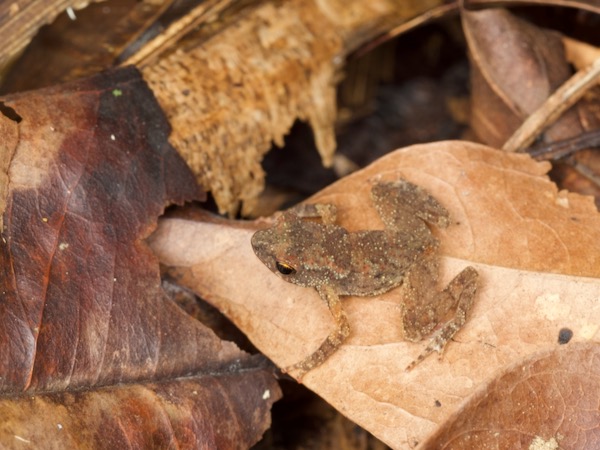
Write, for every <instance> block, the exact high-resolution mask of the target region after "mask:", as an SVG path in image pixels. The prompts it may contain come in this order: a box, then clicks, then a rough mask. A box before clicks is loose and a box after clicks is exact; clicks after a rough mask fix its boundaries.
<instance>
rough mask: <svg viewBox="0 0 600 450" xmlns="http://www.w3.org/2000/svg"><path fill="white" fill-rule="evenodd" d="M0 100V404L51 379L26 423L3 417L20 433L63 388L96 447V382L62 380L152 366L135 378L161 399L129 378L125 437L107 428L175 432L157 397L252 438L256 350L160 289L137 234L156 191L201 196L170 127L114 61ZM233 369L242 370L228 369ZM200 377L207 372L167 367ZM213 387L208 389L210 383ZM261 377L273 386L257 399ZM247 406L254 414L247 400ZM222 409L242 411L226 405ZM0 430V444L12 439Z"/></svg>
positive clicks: (257, 423)
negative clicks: (85, 75)
mask: <svg viewBox="0 0 600 450" xmlns="http://www.w3.org/2000/svg"><path fill="white" fill-rule="evenodd" d="M1 101H2V102H3V107H2V112H3V114H4V116H0V127H1V128H0V131H1V132H3V134H4V135H5V136H7V138H8V139H6V140H5V141H4V145H5V148H4V149H3V150H4V151H5V152H6V153H5V155H11V156H10V157H8V158H5V160H6V161H7V164H5V167H6V165H9V166H8V178H7V180H9V182H8V183H4V185H3V188H4V194H5V199H6V200H5V205H6V209H5V211H4V214H3V221H4V227H3V235H2V237H3V240H2V242H1V243H0V258H1V264H2V267H3V268H5V270H4V272H3V274H2V277H1V278H0V283H1V285H2V291H3V302H2V303H1V304H0V324H1V326H2V328H1V330H2V331H1V332H0V373H1V374H2V378H1V379H0V389H1V390H2V391H4V392H6V393H9V394H11V396H14V394H15V393H19V392H23V391H25V392H27V396H26V397H23V398H21V399H20V400H19V399H17V400H10V401H9V400H4V402H0V409H2V408H5V411H7V413H8V412H9V411H13V412H15V410H13V409H11V405H12V404H14V403H15V402H16V404H18V405H19V408H18V409H21V408H25V409H27V405H28V404H29V403H30V402H31V400H29V396H30V395H31V394H32V393H35V392H37V391H44V392H51V394H48V395H47V396H45V397H41V400H40V397H36V398H37V399H38V400H35V401H34V403H35V402H42V403H44V404H45V405H46V406H47V407H48V408H50V409H48V410H46V409H45V408H41V409H39V408H37V406H36V405H30V407H31V408H32V410H35V411H39V413H38V414H37V415H35V416H34V417H35V421H33V422H27V423H24V422H23V420H25V419H27V420H28V421H29V420H30V418H26V417H25V416H22V415H8V416H6V415H5V414H3V417H7V421H8V422H10V423H11V424H14V422H13V421H16V423H17V425H14V426H15V427H16V429H19V433H18V434H19V435H20V436H22V437H24V438H26V439H27V437H26V435H27V434H28V433H26V432H23V427H25V428H27V429H28V431H29V432H30V433H32V432H34V428H36V429H38V428H39V427H40V426H41V424H40V423H39V422H44V421H45V420H47V418H48V417H53V416H54V415H55V414H57V412H56V411H57V410H61V409H60V405H61V404H63V405H64V403H65V402H66V403H68V404H69V406H68V409H67V410H70V409H69V408H73V409H72V411H77V412H78V413H80V412H84V413H86V414H88V415H90V417H88V418H87V419H86V420H87V421H86V420H82V421H81V422H78V423H77V424H75V425H74V427H75V430H72V432H71V433H83V428H85V429H90V428H94V426H95V427H96V429H97V430H98V433H97V434H95V435H89V436H87V435H85V434H84V435H81V436H77V439H81V441H77V442H76V443H77V444H79V445H81V444H82V442H87V444H86V445H92V444H93V443H95V444H93V446H96V445H97V444H99V443H100V442H101V441H102V440H103V439H104V437H103V433H102V432H101V425H103V424H106V421H107V420H109V419H110V416H111V414H113V412H112V406H111V404H110V403H111V401H110V400H107V399H106V398H107V397H109V398H110V395H108V396H107V395H106V392H104V391H103V393H102V394H96V393H87V394H83V393H81V394H72V395H71V394H69V395H66V394H65V391H71V390H73V389H81V388H86V389H90V388H92V387H99V386H110V385H115V384H117V383H129V384H131V383H135V382H138V383H139V382H142V381H148V380H152V381H154V382H160V383H163V384H158V385H154V384H147V385H146V387H145V388H144V389H149V390H150V391H153V392H154V394H153V395H159V396H161V395H164V396H165V399H166V400H165V401H167V404H162V403H161V402H160V401H159V402H156V403H152V402H150V403H147V406H148V408H146V407H145V406H143V405H142V404H139V400H136V396H139V395H141V394H140V393H136V388H135V387H133V386H132V387H129V388H127V389H125V390H124V391H118V392H119V394H118V395H123V396H125V398H126V399H127V400H126V403H125V404H124V405H121V406H122V408H124V409H127V408H131V411H132V412H135V413H136V414H142V416H141V418H140V419H139V422H137V423H136V424H135V426H136V427H140V429H139V430H137V433H138V434H135V433H134V434H131V435H128V433H129V432H130V430H129V429H128V426H127V424H123V423H121V424H119V425H118V426H117V428H119V427H122V428H123V433H125V435H126V436H125V437H124V439H126V440H131V441H132V442H134V443H135V445H136V446H137V445H141V444H140V442H144V439H147V438H148V437H149V436H152V433H153V427H154V426H157V427H158V429H159V430H161V429H162V430H163V431H161V432H160V433H163V432H164V433H165V440H164V441H161V442H170V441H169V439H171V440H173V439H175V440H177V441H178V442H180V444H181V445H184V444H185V443H186V442H188V441H189V439H191V437H193V436H194V434H195V432H192V433H191V435H188V432H187V431H185V432H183V431H182V429H178V428H177V427H175V428H168V427H165V423H163V424H162V425H160V424H158V425H153V423H155V421H156V420H158V419H159V418H160V417H159V416H157V414H160V415H164V414H165V411H162V410H163V409H166V414H167V415H168V416H170V418H169V419H168V420H169V421H178V420H180V419H181V420H182V421H184V422H185V421H192V422H193V421H206V423H205V424H204V425H202V426H203V427H206V429H205V430H200V429H198V430H200V431H202V432H205V434H206V436H210V435H211V434H214V435H220V436H221V437H222V438H224V439H225V438H226V437H227V436H234V435H237V436H238V437H240V438H242V437H243V438H244V439H245V442H246V444H245V445H250V443H252V442H254V441H256V440H257V439H258V437H259V436H260V435H261V433H262V431H263V430H264V427H265V426H266V424H267V422H268V410H269V406H270V404H271V403H272V402H273V401H274V400H275V399H276V398H277V397H278V392H279V391H278V388H277V386H276V384H275V381H274V380H273V379H272V377H271V378H269V377H268V376H267V375H266V374H265V371H264V369H261V365H262V364H261V363H259V362H257V361H256V359H255V358H252V357H251V356H250V355H248V354H245V353H243V352H241V351H240V350H239V349H238V348H237V347H236V346H235V345H234V344H233V343H229V342H223V341H220V340H219V339H218V338H217V337H216V336H215V335H214V333H213V332H212V331H211V330H209V329H207V328H205V327H204V326H202V325H201V324H200V323H199V322H197V321H195V320H194V319H192V318H191V317H190V316H188V315H186V314H185V313H184V312H183V311H182V310H180V309H179V308H178V307H177V306H176V305H175V304H174V303H173V302H172V301H170V300H169V299H168V298H167V297H166V295H165V294H164V293H163V291H162V290H161V288H160V276H159V270H158V264H157V261H156V258H155V257H154V255H153V253H152V252H151V250H150V249H149V248H148V247H147V245H146V244H145V242H144V241H143V239H144V238H145V237H146V236H148V235H149V234H150V233H151V232H152V230H153V229H154V228H155V225H156V218H157V217H158V215H159V214H161V212H162V211H163V208H164V207H165V206H166V205H167V204H169V203H173V202H175V203H182V202H183V201H184V200H186V199H193V198H199V197H201V196H202V195H201V193H200V192H199V190H198V187H197V185H196V183H195V181H194V177H193V175H192V174H191V172H190V171H189V169H188V168H187V166H186V165H185V163H184V162H183V160H182V159H181V158H180V157H179V156H178V155H177V153H176V152H175V151H174V149H173V148H172V147H171V146H170V144H169V143H168V140H167V138H168V134H169V126H168V125H167V123H166V121H165V119H164V116H163V115H162V112H161V110H160V108H159V106H158V104H157V103H156V101H155V99H154V97H153V96H152V93H151V92H150V91H149V89H148V88H147V86H146V85H145V83H144V82H143V81H142V80H141V78H140V76H139V75H138V73H137V71H135V70H134V69H124V70H119V71H114V72H111V73H107V74H104V75H100V76H97V77H94V78H91V79H88V80H84V81H81V82H78V83H74V84H71V85H68V86H60V87H56V88H51V89H46V90H41V91H37V92H30V93H23V94H19V95H14V96H11V97H6V98H4V99H3V100H1ZM240 368H246V369H254V370H249V371H247V373H243V374H238V373H237V372H236V369H240ZM230 372H231V373H230ZM219 374H223V375H222V376H219ZM225 374H226V375H225ZM199 375H205V376H204V377H202V378H187V379H181V380H177V379H176V378H177V377H182V376H192V377H198V376H199ZM207 375H210V376H207ZM255 382H256V385H255ZM212 385H220V386H221V387H220V388H219V389H217V390H214V391H213V390H212V389H210V388H209V387H210V386H212ZM241 385H245V386H246V387H244V388H241ZM194 386H204V387H205V388H204V389H202V392H203V393H200V394H195V393H194V390H196V387H194ZM249 386H254V389H255V390H254V391H253V390H252V388H251V387H249ZM137 389H142V388H141V387H138V388H137ZM197 390H200V389H197ZM265 390H269V391H270V392H271V393H272V394H271V395H270V399H269V400H268V401H266V402H265V400H263V399H262V395H263V393H264V392H265ZM220 391H222V392H220ZM161 392H163V393H162V394H161ZM55 393H57V394H55ZM115 395H116V394H115ZM144 395H148V392H146V393H144ZM185 396H189V398H190V400H189V401H188V402H186V401H184V400H185V399H184V397H185ZM223 397H225V398H226V401H224V400H223ZM177 398H181V399H182V400H181V403H180V404H179V403H178V402H179V401H180V400H177ZM257 399H258V402H257ZM11 402H12V403H11ZM78 402H82V403H78ZM168 402H171V403H168ZM204 403H206V404H204ZM225 403H226V404H229V405H231V411H226V409H225V408H224V407H223V405H224V404H225ZM50 404H54V406H48V405H50ZM136 404H137V406H136ZM52 408H55V409H54V410H52ZM254 408H256V409H257V410H258V412H257V413H252V414H247V412H246V411H245V409H250V410H252V411H254ZM238 409H239V411H237V410H238ZM96 410H97V411H96ZM44 411H51V412H48V413H46V414H45V413H44ZM52 411H54V412H52ZM94 411H96V413H98V416H97V419H98V420H97V421H95V420H94V419H93V417H92V416H93V414H94ZM235 411H237V413H236V412H235ZM15 414H16V413H15ZM124 414H125V413H124ZM236 414H245V415H239V416H238V417H237V419H234V417H233V416H235V415H236ZM144 415H146V417H144ZM31 420H32V419H31ZM65 420H67V419H65ZM160 420H163V421H164V419H160ZM235 420H237V422H239V423H238V425H237V427H240V424H241V422H243V421H249V423H248V424H242V425H241V428H242V429H238V430H237V431H231V430H230V428H231V427H229V426H223V425H222V422H223V421H225V422H226V423H228V422H229V421H235ZM38 421H39V422H38ZM159 422H160V421H159ZM28 424H29V425H31V426H29V427H28ZM46 425H48V424H47V423H46ZM146 426H147V427H149V428H145V427H146ZM77 427H79V428H77ZM82 427H83V428H82ZM244 427H250V429H252V430H253V431H252V432H246V431H244V429H243V428H244ZM109 428H110V427H109ZM200 428H202V427H200ZM234 428H235V427H234ZM41 429H44V427H43V426H41ZM6 433H7V429H4V434H0V442H5V443H6V442H7V439H12V435H11V434H10V431H8V434H6ZM160 433H159V434H160ZM15 434H17V433H16V432H15ZM36 435H37V436H40V433H37V434H36ZM144 436H145V437H144ZM168 436H171V437H168ZM190 436H191V437H190ZM70 438H73V439H75V437H73V436H70ZM86 439H87V441H86ZM115 439H117V440H116V441H115V442H120V441H119V439H120V438H115ZM38 442H39V441H38ZM67 442H68V441H65V443H67ZM106 445H108V444H106ZM195 445H196V444H193V445H192V444H190V446H192V447H193V446H195ZM242 445H244V444H242Z"/></svg>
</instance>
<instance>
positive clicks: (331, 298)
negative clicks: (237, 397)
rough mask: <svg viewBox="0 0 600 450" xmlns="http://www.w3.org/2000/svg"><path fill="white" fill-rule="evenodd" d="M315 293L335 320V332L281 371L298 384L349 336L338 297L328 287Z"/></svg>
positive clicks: (346, 320) (348, 329) (322, 287)
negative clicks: (317, 346)
mask: <svg viewBox="0 0 600 450" xmlns="http://www.w3.org/2000/svg"><path fill="white" fill-rule="evenodd" d="M317 291H318V292H319V294H320V295H321V298H322V299H323V300H325V302H326V303H327V306H328V307H329V311H330V312H331V315H332V316H333V319H334V320H335V330H333V331H332V332H331V333H329V336H327V339H325V340H324V341H323V343H322V344H321V345H320V346H319V348H318V349H317V350H316V351H314V352H313V353H312V354H311V355H310V356H308V357H306V358H305V359H303V360H302V361H300V362H298V363H296V364H294V365H293V366H289V367H287V368H285V369H284V370H283V371H284V372H286V373H290V372H293V373H292V375H293V376H295V378H296V379H297V380H298V381H299V382H300V381H302V377H303V376H304V375H305V374H306V373H307V372H309V371H310V370H312V369H314V368H315V367H318V366H320V365H321V364H322V363H323V362H325V361H326V360H327V358H329V357H330V356H331V355H333V354H334V353H335V352H336V350H337V349H338V348H340V346H341V345H342V343H343V342H344V341H345V340H346V338H347V337H348V335H349V334H350V325H349V324H348V318H347V317H346V313H345V312H344V310H343V309H342V303H341V301H340V298H339V297H338V295H337V294H336V293H335V292H334V291H333V289H332V288H330V287H329V286H319V287H317Z"/></svg>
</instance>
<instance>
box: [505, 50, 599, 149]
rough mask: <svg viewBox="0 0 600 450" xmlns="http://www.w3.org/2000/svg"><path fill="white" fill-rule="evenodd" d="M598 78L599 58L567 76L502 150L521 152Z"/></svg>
mask: <svg viewBox="0 0 600 450" xmlns="http://www.w3.org/2000/svg"><path fill="white" fill-rule="evenodd" d="M598 80H600V58H598V59H596V60H595V61H594V63H593V64H591V65H590V66H588V67H586V68H584V69H581V70H580V71H578V72H577V73H576V74H575V75H573V76H572V77H571V78H569V79H568V80H567V81H566V82H565V83H564V84H563V85H562V86H561V87H559V88H558V89H557V90H556V91H555V92H554V94H552V95H551V96H550V97H548V98H547V99H546V101H545V102H544V104H543V105H542V106H541V107H540V108H538V109H537V110H536V111H535V112H534V113H533V114H531V115H530V116H529V117H528V118H527V119H526V120H525V122H523V123H522V124H521V126H520V127H519V129H518V130H517V131H515V132H514V133H513V135H512V136H511V137H510V138H509V139H508V140H507V141H506V142H505V143H504V146H503V147H502V150H504V151H507V152H522V151H524V150H525V149H526V148H527V147H529V146H530V145H531V143H532V142H533V141H534V140H535V138H536V137H537V136H538V134H540V133H541V132H542V130H543V129H544V128H546V127H547V126H548V125H550V124H551V123H553V122H554V121H555V120H556V119H557V118H558V117H559V116H560V115H561V114H562V113H563V112H565V111H566V110H567V109H569V108H570V107H571V106H573V105H574V104H575V103H577V101H578V100H579V99H580V98H581V97H583V94H585V92H586V91H587V90H588V89H589V88H590V87H592V86H593V85H595V84H596V83H597V82H598Z"/></svg>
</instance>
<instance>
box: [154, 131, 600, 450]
mask: <svg viewBox="0 0 600 450" xmlns="http://www.w3.org/2000/svg"><path fill="white" fill-rule="evenodd" d="M548 169H549V164H548V163H536V162H534V161H533V160H531V159H530V158H529V157H528V156H526V155H515V154H504V153H499V152H498V151H496V150H493V149H490V148H487V147H484V146H481V145H476V144H471V143H465V142H442V143H436V144H429V145H419V146H413V147H409V148H406V149H403V150H399V151H396V152H394V153H392V154H390V155H388V156H386V157H384V158H381V159H380V160H378V161H376V162H375V163H373V164H372V165H371V166H369V167H367V168H366V169H364V170H362V171H360V172H357V173H355V174H353V175H351V176H349V177H347V178H344V179H342V180H340V181H339V182H337V183H335V184H333V185H332V186H330V187H329V188H327V189H325V190H323V191H322V192H320V193H319V194H317V195H316V196H314V197H313V198H311V199H310V200H309V201H310V202H317V201H318V202H322V203H323V202H324V203H327V202H331V203H335V204H336V205H337V207H338V211H339V216H338V217H339V222H340V223H341V224H342V225H343V226H345V227H347V228H348V229H350V230H358V229H372V228H381V227H382V225H381V223H380V221H379V218H378V217H377V214H376V213H375V211H374V209H373V208H372V206H371V205H370V199H369V192H370V186H371V183H372V182H374V181H376V180H378V179H395V178H397V177H400V176H401V177H403V178H406V179H408V180H409V181H411V182H413V183H416V184H418V185H420V186H422V187H424V188H426V189H427V190H428V191H429V192H431V193H432V194H433V195H434V196H435V197H437V198H438V200H440V202H441V203H442V204H443V205H444V206H445V207H446V208H448V210H449V211H450V214H451V217H452V219H453V220H454V224H453V225H451V226H450V227H449V228H447V229H445V230H434V233H435V234H436V235H437V236H438V237H439V238H440V240H441V253H442V255H443V258H442V277H441V278H442V283H443V284H445V283H447V282H448V281H449V280H450V279H451V278H452V277H453V276H454V275H456V274H457V273H458V272H459V271H461V270H462V269H463V268H465V267H466V266H467V265H473V266H475V268H476V269H477V270H478V271H479V272H480V275H481V285H480V289H479V292H478V294H477V298H476V303H475V306H474V308H473V311H472V313H471V315H470V317H469V319H468V322H467V325H466V326H465V328H464V329H462V330H461V331H460V332H459V333H458V334H457V335H456V336H455V342H451V343H450V344H449V346H448V348H447V350H446V352H445V354H444V357H443V359H442V360H441V361H438V360H437V359H436V358H435V357H430V358H428V359H427V360H425V361H424V362H422V363H421V364H420V365H418V366H417V367H416V368H415V369H414V370H413V371H412V372H408V373H407V372H405V371H404V368H405V367H406V365H407V364H408V363H409V362H411V361H412V360H413V359H414V358H415V357H416V356H417V355H418V354H419V353H420V352H421V351H422V350H423V348H424V346H425V345H426V341H424V342H423V343H421V344H414V343H408V342H404V341H403V340H402V336H401V331H400V326H399V324H400V307H401V297H400V293H399V291H398V290H393V291H391V292H388V293H386V294H384V295H381V296H377V297H362V298H359V297H348V298H345V300H344V303H345V309H346V311H347V312H348V315H349V321H350V325H351V329H352V332H351V336H350V338H349V339H348V341H347V342H346V343H345V345H344V346H343V347H342V348H341V349H340V350H339V351H338V352H337V353H335V354H334V355H333V356H332V357H331V358H330V359H329V360H327V361H326V363H324V364H323V365H322V366H320V367H319V368H317V369H315V370H313V371H312V372H310V373H308V374H307V375H306V376H305V377H304V379H303V382H304V383H305V384H306V386H308V387H309V388H310V389H312V390H314V391H315V392H317V393H318V394H319V395H321V396H322V397H323V398H325V399H326V400H327V401H328V402H330V403H331V404H332V405H334V406H335V407H336V408H337V409H338V410H340V411H341V412H342V413H343V414H345V415H346V416H348V417H349V418H351V419H352V420H354V421H356V422H357V423H358V424H360V425H361V426H363V427H365V428H366V429H368V430H369V431H371V432H372V433H373V434H375V435H376V436H378V437H379V438H380V439H382V440H384V441H385V442H387V443H388V444H390V445H392V446H393V447H395V448H412V447H413V446H415V445H416V444H417V443H419V442H424V441H425V440H426V439H427V438H429V437H431V436H432V435H433V434H434V433H435V432H436V430H438V429H439V427H441V426H443V425H444V424H446V423H447V421H448V420H450V418H451V417H453V416H454V415H455V414H457V413H458V412H459V411H460V408H461V405H462V404H463V402H465V401H467V400H469V398H470V397H471V396H473V395H475V394H476V393H477V392H480V391H481V390H485V389H486V385H487V384H488V383H490V382H492V381H493V380H494V379H495V378H496V377H497V376H498V375H499V374H501V373H504V372H505V371H506V370H507V367H510V366H512V365H513V364H516V363H519V362H522V361H524V360H526V359H528V358H531V357H532V356H534V355H536V354H538V353H539V352H548V351H552V350H553V349H555V348H556V347H557V346H558V336H559V332H560V330H561V329H563V328H565V327H567V328H569V329H570V330H572V331H573V333H574V337H573V340H572V341H573V342H585V341H593V342H596V341H597V340H598V337H597V329H598V325H597V324H598V323H599V322H600V308H598V307H597V303H598V292H599V289H600V281H599V280H598V278H599V277H600V248H599V246H598V242H600V215H599V214H598V212H597V211H596V209H595V207H594V205H593V201H592V199H590V198H584V197H581V196H579V195H575V194H569V193H566V192H557V190H556V187H555V186H554V185H553V184H552V183H550V182H549V181H548V179H547V177H546V176H545V175H544V174H545V173H546V172H547V170H548ZM265 225H266V224H265V223H264V222H262V221H257V222H253V223H239V222H231V221H226V220H223V219H216V218H212V219H207V220H206V221H203V222H200V221H191V220H183V219H165V220H163V221H162V222H161V224H160V226H159V229H158V231H157V233H156V234H155V235H154V236H153V237H152V247H153V249H154V250H155V251H156V252H157V254H158V255H159V257H160V259H161V261H162V262H163V263H164V264H167V265H169V266H171V270H170V272H171V274H173V275H175V276H176V277H178V279H179V281H180V282H181V283H182V284H184V285H187V286H189V287H191V288H193V289H194V290H195V291H196V292H198V293H199V294H201V295H202V296H203V297H204V298H206V299H207V300H209V301H210V302H212V303H213V304H215V305H216V306H217V307H218V308H219V309H221V310H222V311H223V312H224V313H225V314H226V315H228V316H229V317H230V318H231V319H232V320H233V321H234V322H235V323H236V324H237V325H238V326H239V327H240V328H241V329H242V330H243V331H244V332H245V333H246V334H247V335H248V336H249V338H250V339H251V340H252V341H253V343H254V344H255V345H256V346H257V347H258V348H259V349H260V350H261V351H263V352H264V353H265V354H266V355H267V356H269V357H270V358H271V359H272V360H273V361H275V362H276V363H277V364H278V365H279V366H280V367H286V366H288V365H290V364H292V363H295V362H297V361H299V360H301V359H302V358H303V357H304V356H307V355H308V354H310V353H311V352H312V351H313V350H314V349H315V348H316V347H317V346H318V345H319V344H320V343H321V341H322V340H323V339H324V337H325V336H326V335H327V334H328V332H329V330H330V329H331V327H332V320H331V317H330V316H329V313H328V311H327V308H326V307H325V305H324V304H323V303H322V301H321V299H320V298H319V296H318V294H317V293H316V291H314V290H312V289H307V288H302V287H299V286H296V285H292V284H289V283H286V282H285V281H283V280H281V279H279V278H278V277H276V276H274V275H273V274H272V273H271V272H270V271H269V270H268V269H266V268H265V267H264V266H263V265H262V264H261V263H260V262H259V261H258V259H257V258H256V257H255V255H254V254H253V251H252V248H251V246H250V237H251V236H252V234H253V232H254V230H256V229H257V228H258V227H263V226H265ZM568 348H569V347H568V346H567V349H568ZM526 400H527V401H529V400H528V399H523V401H526ZM521 419H522V418H521V417H508V418H507V419H506V420H507V421H510V420H513V421H517V420H521ZM562 431H563V429H562V428H560V429H559V430H558V432H562ZM565 431H568V430H565Z"/></svg>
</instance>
